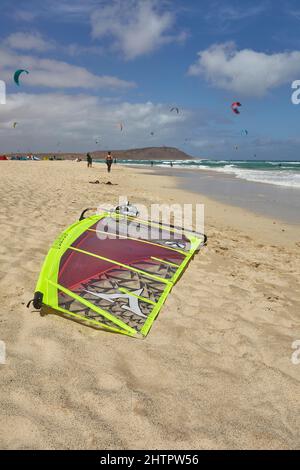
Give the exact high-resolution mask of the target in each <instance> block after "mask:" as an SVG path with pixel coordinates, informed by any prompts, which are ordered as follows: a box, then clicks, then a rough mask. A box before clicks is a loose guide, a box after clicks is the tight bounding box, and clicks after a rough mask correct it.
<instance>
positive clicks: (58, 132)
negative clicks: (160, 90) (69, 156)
mask: <svg viewBox="0 0 300 470" xmlns="http://www.w3.org/2000/svg"><path fill="white" fill-rule="evenodd" d="M192 120H193V114H192V113H191V112H189V111H184V110H183V111H182V112H181V114H180V115H179V116H177V115H175V114H172V113H170V109H169V107H166V106H164V105H162V104H154V103H151V102H146V103H128V102H116V101H115V100H109V99H100V98H98V97H96V96H89V95H85V94H81V95H66V94H63V93H45V94H39V95H35V94H27V93H18V94H14V95H9V96H8V100H7V105H6V106H5V108H3V112H2V113H1V115H0V139H1V148H2V151H5V152H8V151H15V152H16V151H17V150H18V149H20V150H22V151H28V150H29V149H31V150H32V151H35V152H37V151H40V152H41V151H58V149H57V142H61V146H60V149H61V150H66V151H67V150H70V151H87V150H96V149H97V148H100V147H101V148H103V149H104V148H109V147H111V148H132V147H143V146H152V145H164V144H169V145H174V143H175V140H174V138H175V137H176V139H177V142H179V144H180V143H183V142H184V137H186V132H187V129H188V128H189V127H190V124H191V122H192ZM15 121H17V122H18V126H17V128H16V129H13V128H12V123H13V122H15ZM120 121H122V122H123V123H124V130H123V132H120V129H119V128H118V126H117V123H118V122H120ZM151 132H154V136H151ZM180 136H181V137H180ZM96 137H101V141H100V142H101V146H97V145H96V143H95V139H96Z"/></svg>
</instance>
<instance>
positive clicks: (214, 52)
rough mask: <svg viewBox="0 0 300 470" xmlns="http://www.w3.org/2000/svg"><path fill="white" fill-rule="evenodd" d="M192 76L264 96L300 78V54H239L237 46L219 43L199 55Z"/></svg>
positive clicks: (251, 94)
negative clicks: (269, 91)
mask: <svg viewBox="0 0 300 470" xmlns="http://www.w3.org/2000/svg"><path fill="white" fill-rule="evenodd" d="M188 73H189V75H194V76H199V77H201V76H203V77H204V78H205V79H206V80H207V81H208V82H210V83H211V84H212V85H213V86H216V87H218V88H223V89H225V90H230V91H233V92H235V93H238V94H240V95H249V96H263V95H264V94H265V93H266V92H267V91H268V90H271V89H273V88H276V87H278V86H281V85H283V84H288V83H291V82H292V81H293V80H295V79H297V78H299V77H300V51H293V52H281V53H274V54H266V53H264V52H256V51H254V50H251V49H243V50H240V51H239V50H237V49H236V46H235V44H234V43H225V44H217V45H214V46H212V47H210V48H209V49H206V50H204V51H201V52H199V53H198V60H197V61H196V63H195V64H193V65H191V67H190V68H189V71H188Z"/></svg>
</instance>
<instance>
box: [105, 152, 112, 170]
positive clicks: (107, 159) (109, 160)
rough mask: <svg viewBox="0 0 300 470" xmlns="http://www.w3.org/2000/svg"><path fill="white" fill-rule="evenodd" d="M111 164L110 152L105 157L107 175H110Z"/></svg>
mask: <svg viewBox="0 0 300 470" xmlns="http://www.w3.org/2000/svg"><path fill="white" fill-rule="evenodd" d="M112 164H113V156H112V154H111V152H108V154H107V157H106V165H107V171H108V173H110V170H111V166H112Z"/></svg>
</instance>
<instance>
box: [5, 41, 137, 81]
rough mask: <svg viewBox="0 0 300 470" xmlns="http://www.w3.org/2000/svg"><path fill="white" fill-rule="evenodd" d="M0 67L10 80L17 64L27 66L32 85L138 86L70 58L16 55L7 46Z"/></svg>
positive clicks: (27, 76) (24, 78) (25, 78)
mask: <svg viewBox="0 0 300 470" xmlns="http://www.w3.org/2000/svg"><path fill="white" fill-rule="evenodd" d="M0 67H1V69H2V74H1V75H2V78H4V79H6V80H11V78H12V75H13V73H14V71H15V70H16V69H17V68H24V69H26V70H28V71H29V72H30V75H26V76H24V77H23V80H24V83H26V84H28V85H30V86H43V87H50V88H85V89H98V88H112V89H127V88H132V87H134V86H135V84H134V83H133V82H128V81H125V80H121V79H119V78H117V77H113V76H106V75H95V74H93V73H91V72H89V71H88V70H87V69H85V68H84V67H79V66H76V65H72V64H69V63H67V62H63V61H58V60H51V59H40V58H37V57H33V56H29V55H28V56H22V55H17V54H14V53H13V52H12V51H9V50H5V49H0Z"/></svg>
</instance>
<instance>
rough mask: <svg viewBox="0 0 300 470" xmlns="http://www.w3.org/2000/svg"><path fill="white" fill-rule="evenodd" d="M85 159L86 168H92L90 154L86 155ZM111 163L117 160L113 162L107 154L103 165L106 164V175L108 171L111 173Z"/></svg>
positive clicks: (110, 155)
mask: <svg viewBox="0 0 300 470" xmlns="http://www.w3.org/2000/svg"><path fill="white" fill-rule="evenodd" d="M86 159H87V166H88V168H91V167H92V166H93V159H92V156H91V154H90V153H87V154H86ZM113 162H115V163H117V159H116V158H115V160H114V159H113V156H112V154H111V152H108V153H107V156H106V159H105V163H106V166H107V171H108V173H110V171H111V166H112V164H113Z"/></svg>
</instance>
